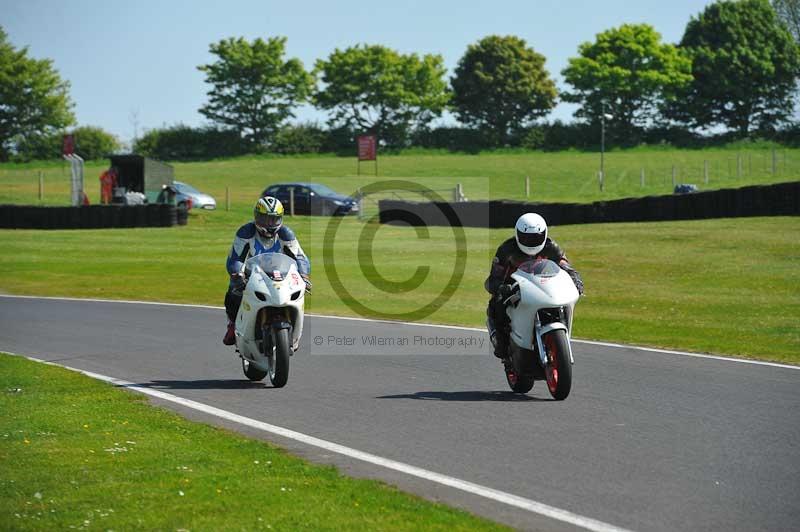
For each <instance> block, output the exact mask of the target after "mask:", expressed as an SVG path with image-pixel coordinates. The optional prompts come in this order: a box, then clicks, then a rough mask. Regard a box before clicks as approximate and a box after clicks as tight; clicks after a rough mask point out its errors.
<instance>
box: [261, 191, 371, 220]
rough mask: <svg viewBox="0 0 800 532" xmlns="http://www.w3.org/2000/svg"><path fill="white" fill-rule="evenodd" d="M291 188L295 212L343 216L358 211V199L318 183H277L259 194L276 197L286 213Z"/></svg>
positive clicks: (288, 206) (287, 211)
mask: <svg viewBox="0 0 800 532" xmlns="http://www.w3.org/2000/svg"><path fill="white" fill-rule="evenodd" d="M292 189H294V212H295V214H316V215H321V216H343V215H345V214H356V213H358V201H357V200H356V199H355V198H352V197H350V196H345V195H344V194H339V193H338V192H336V191H334V190H333V189H331V188H329V187H326V186H325V185H321V184H319V183H277V184H275V185H270V186H268V187H267V188H266V189H264V192H262V193H261V195H262V196H273V197H275V198H278V199H279V200H280V201H281V203H283V208H284V209H285V210H286V213H287V214H288V213H289V208H290V192H289V191H290V190H292Z"/></svg>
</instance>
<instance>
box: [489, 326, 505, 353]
mask: <svg viewBox="0 0 800 532" xmlns="http://www.w3.org/2000/svg"><path fill="white" fill-rule="evenodd" d="M490 338H494V341H493V342H492V345H493V346H494V356H496V357H497V358H499V359H501V360H502V359H504V358H506V357H507V356H508V336H507V335H504V334H503V333H501V332H499V331H495V333H494V334H493V335H492V337H490Z"/></svg>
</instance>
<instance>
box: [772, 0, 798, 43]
mask: <svg viewBox="0 0 800 532" xmlns="http://www.w3.org/2000/svg"><path fill="white" fill-rule="evenodd" d="M772 7H773V8H774V9H775V13H777V14H778V18H779V19H780V20H781V22H783V23H784V24H785V25H786V27H787V28H789V31H790V32H791V34H792V36H793V37H794V40H795V41H796V42H800V0H772Z"/></svg>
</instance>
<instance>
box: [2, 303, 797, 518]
mask: <svg viewBox="0 0 800 532" xmlns="http://www.w3.org/2000/svg"><path fill="white" fill-rule="evenodd" d="M577 319H578V320H580V312H578V314H577ZM223 332H224V312H223V311H222V310H221V309H214V308H203V307H189V306H171V305H158V304H155V305H152V304H151V305H145V304H133V303H117V302H98V301H77V300H56V299H35V298H15V297H7V296H0V350H3V351H8V352H12V353H18V354H23V355H27V356H31V357H36V358H40V359H44V360H49V361H53V362H56V363H59V364H63V365H65V366H68V367H73V368H78V369H82V370H87V371H91V372H95V373H99V374H102V375H106V376H110V377H115V378H117V379H122V380H125V381H130V382H132V383H136V384H138V385H140V386H143V387H146V388H150V389H157V390H160V391H162V392H166V393H169V394H171V395H173V396H178V397H181V398H186V399H191V400H193V401H197V402H199V403H203V404H205V405H210V406H213V407H216V408H219V409H223V410H226V411H228V412H232V413H235V414H238V415H241V416H245V417H247V418H251V419H254V420H258V421H262V422H266V423H270V424H272V425H277V426H278V427H283V428H286V429H290V430H293V431H297V432H299V433H302V434H305V435H309V436H313V437H316V438H320V439H322V440H326V441H328V442H334V443H336V444H340V445H343V446H346V447H348V448H351V449H356V450H359V451H364V452H367V453H371V454H373V455H377V456H379V457H383V458H386V459H389V460H395V461H399V462H402V463H405V464H410V465H412V466H416V467H418V468H422V469H424V470H428V471H432V472H435V473H439V474H443V475H447V476H449V477H453V478H455V479H460V480H463V481H468V482H471V483H474V484H477V485H480V486H483V487H486V488H491V489H494V490H501V491H503V492H506V493H510V494H513V495H516V496H518V497H521V498H525V499H529V500H532V501H536V502H538V503H542V504H543V505H547V506H548V507H552V508H555V509H560V510H566V511H568V512H571V513H572V514H575V515H578V516H583V517H586V518H589V519H592V520H596V521H597V522H600V523H601V525H602V524H608V525H611V526H614V527H621V528H626V529H632V530H647V531H650V530H654V531H660V530H720V531H733V530H790V529H794V530H796V529H797V527H798V523H800V495H798V494H800V367H788V366H780V365H760V364H747V363H741V362H735V361H729V360H719V359H715V358H702V357H690V356H682V355H680V354H672V353H665V352H654V351H650V350H639V349H634V348H620V347H613V346H603V345H596V344H588V343H582V342H576V343H574V344H573V352H574V356H575V360H576V364H575V366H574V368H573V374H574V380H573V388H572V393H571V395H570V396H569V397H568V398H567V400H566V401H563V402H555V401H551V400H550V395H549V393H548V392H547V389H546V385H544V383H543V382H537V383H536V385H535V386H534V389H533V390H532V392H531V393H530V394H528V395H515V394H512V393H510V392H508V391H507V390H508V387H507V384H506V382H505V378H504V376H503V374H502V370H501V366H500V364H499V363H498V362H497V361H496V360H495V359H494V357H492V356H491V354H490V352H489V348H488V347H487V346H486V345H485V342H486V335H485V334H484V333H483V332H480V331H475V330H469V329H458V328H442V327H430V326H421V325H403V324H388V323H386V322H369V321H361V320H347V319H338V318H329V317H307V323H306V329H305V333H304V341H303V344H302V347H301V351H300V352H299V353H297V354H296V355H295V356H294V357H293V358H292V365H291V371H290V376H289V383H288V385H287V386H286V388H283V389H280V390H276V389H272V388H270V387H269V385H267V384H262V383H250V382H249V381H247V380H245V379H244V376H243V375H242V372H241V367H240V364H239V359H238V358H237V356H236V355H235V352H234V350H233V348H227V347H225V346H223V345H222V344H221V341H220V339H221V337H222V333H223ZM401 338H407V341H408V342H409V343H408V344H404V343H403V342H404V341H403V340H402V339H401ZM481 340H483V341H484V345H483V346H481V345H480V341H481ZM381 343H382V344H383V345H378V344H381ZM348 344H350V345H348ZM347 353H356V354H347ZM154 402H155V403H157V404H163V405H165V406H167V407H169V408H173V409H175V410H178V411H180V412H182V413H184V414H186V415H187V416H189V417H191V418H193V419H201V420H205V421H209V422H212V423H215V424H219V425H222V426H228V427H233V428H236V429H237V430H240V431H241V432H244V433H246V434H251V435H253V436H256V437H260V438H263V439H267V440H270V441H274V442H276V443H278V444H279V445H282V446H284V447H286V448H288V449H290V450H291V451H292V452H294V453H296V454H300V455H301V456H304V457H307V458H309V459H311V460H313V461H317V462H322V463H333V464H336V465H338V466H339V467H340V468H341V469H342V471H343V472H345V473H347V474H351V475H358V476H369V477H374V478H380V479H383V480H385V481H387V482H389V483H392V484H394V485H397V486H399V487H401V488H402V489H405V490H408V491H413V492H415V493H418V494H421V495H423V496H425V497H428V498H431V499H435V500H441V501H445V502H447V503H449V504H452V505H456V506H459V507H462V508H467V509H469V510H470V511H472V512H474V513H478V514H481V515H485V516H487V517H489V518H491V519H494V520H496V521H500V522H504V523H507V524H509V525H512V526H516V527H519V528H524V529H541V530H574V529H576V527H575V526H574V524H570V523H569V522H564V521H563V520H558V519H554V518H553V517H552V516H547V515H542V514H541V513H536V512H534V511H528V510H524V509H521V508H518V507H514V506H511V505H507V504H503V503H501V502H498V501H497V500H491V499H489V498H486V497H482V496H481V495H480V494H475V493H467V492H465V491H463V490H459V489H455V488H453V487H448V486H445V485H442V484H441V483H437V482H432V481H430V480H425V479H423V478H419V477H414V476H410V475H407V474H404V473H400V472H398V471H394V470H391V469H387V468H383V467H380V466H377V465H374V464H369V463H365V462H363V461H360V460H358V459H355V458H353V457H352V456H342V455H339V454H337V453H333V452H330V451H328V450H325V449H320V448H319V447H314V446H311V445H308V444H305V443H302V442H301V441H297V440H294V439H289V438H286V437H283V436H277V435H274V434H269V433H264V432H263V431H259V430H257V429H254V428H252V427H243V426H241V425H238V424H236V423H233V422H231V421H225V420H220V419H218V418H214V417H213V416H210V415H208V414H204V413H198V412H195V411H192V410H190V409H188V408H186V407H184V406H179V405H174V404H171V403H168V402H165V401H162V400H159V399H155V400H154ZM596 528H597V529H602V528H603V527H602V526H600V527H596ZM608 529H609V530H610V529H612V528H611V527H608Z"/></svg>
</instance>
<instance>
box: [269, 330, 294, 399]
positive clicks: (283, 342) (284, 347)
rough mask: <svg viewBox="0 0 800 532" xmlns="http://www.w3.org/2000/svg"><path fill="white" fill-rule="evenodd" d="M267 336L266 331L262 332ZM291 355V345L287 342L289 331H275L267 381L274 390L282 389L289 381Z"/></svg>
mask: <svg viewBox="0 0 800 532" xmlns="http://www.w3.org/2000/svg"><path fill="white" fill-rule="evenodd" d="M264 333H265V334H268V333H267V331H264ZM291 353H292V343H291V341H290V340H289V329H278V330H276V331H275V358H274V359H273V360H272V364H271V367H270V372H269V381H270V382H271V383H272V386H274V387H275V388H283V387H284V386H286V382H287V381H288V380H289V355H290V354H291Z"/></svg>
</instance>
